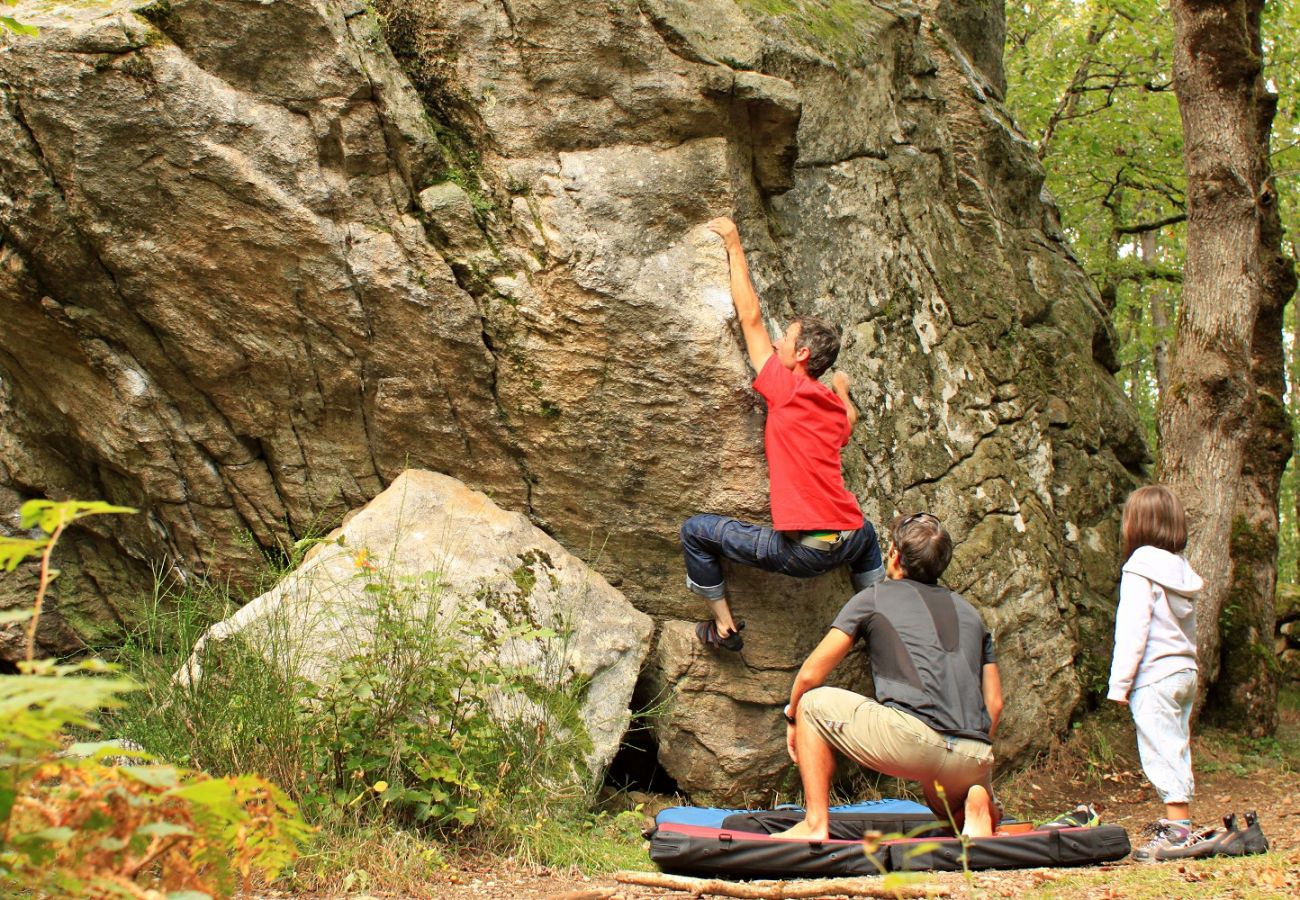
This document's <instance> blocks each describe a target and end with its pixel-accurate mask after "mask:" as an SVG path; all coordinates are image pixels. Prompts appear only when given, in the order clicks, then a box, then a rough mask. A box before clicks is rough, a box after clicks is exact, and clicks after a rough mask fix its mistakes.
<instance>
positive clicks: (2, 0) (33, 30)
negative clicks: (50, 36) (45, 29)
mask: <svg viewBox="0 0 1300 900" xmlns="http://www.w3.org/2000/svg"><path fill="white" fill-rule="evenodd" d="M0 5H4V6H17V5H18V0H0ZM0 31H12V32H13V33H14V34H22V35H26V36H27V37H36V36H37V35H38V34H40V33H41V30H40V29H39V28H37V27H36V26H34V25H24V24H23V23H22V22H19V21H18V20H17V19H15V18H14V17H13V16H0Z"/></svg>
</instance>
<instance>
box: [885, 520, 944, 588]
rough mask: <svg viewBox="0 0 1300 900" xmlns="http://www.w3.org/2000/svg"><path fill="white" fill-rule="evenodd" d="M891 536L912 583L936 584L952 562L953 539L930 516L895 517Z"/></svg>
mask: <svg viewBox="0 0 1300 900" xmlns="http://www.w3.org/2000/svg"><path fill="white" fill-rule="evenodd" d="M889 537H890V540H891V541H893V544H894V548H895V549H897V550H898V561H899V563H900V564H901V565H902V566H903V571H904V572H905V573H906V575H907V577H908V578H911V579H912V580H913V581H921V582H924V583H925V584H934V583H935V582H937V581H938V580H939V576H940V575H942V574H943V570H944V569H946V568H948V563H949V562H950V561H951V560H952V538H951V537H949V536H948V530H947V529H946V528H944V527H943V523H941V522H940V521H939V520H938V519H937V518H936V517H935V516H933V515H931V514H930V513H912V514H911V515H908V516H896V517H895V518H894V522H893V524H892V525H890V527H889Z"/></svg>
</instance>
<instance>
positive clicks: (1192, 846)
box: [1133, 819, 1215, 862]
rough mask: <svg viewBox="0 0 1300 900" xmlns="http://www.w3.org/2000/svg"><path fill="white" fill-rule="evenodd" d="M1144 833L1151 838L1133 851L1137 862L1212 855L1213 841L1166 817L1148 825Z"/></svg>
mask: <svg viewBox="0 0 1300 900" xmlns="http://www.w3.org/2000/svg"><path fill="white" fill-rule="evenodd" d="M1146 833H1148V834H1150V835H1151V840H1150V841H1148V842H1147V843H1146V844H1145V845H1144V846H1141V847H1138V848H1137V849H1136V850H1134V851H1133V859H1135V860H1136V861H1138V862H1161V861H1163V860H1166V859H1196V858H1198V857H1202V856H1213V855H1214V849H1215V845H1214V843H1213V842H1211V841H1207V840H1206V839H1205V837H1204V835H1203V834H1202V833H1200V832H1196V831H1192V829H1191V828H1188V827H1187V826H1186V825H1179V824H1177V823H1175V822H1170V821H1169V820H1168V819H1161V820H1160V821H1159V822H1157V823H1156V824H1155V825H1152V826H1149V827H1148V828H1147V829H1146Z"/></svg>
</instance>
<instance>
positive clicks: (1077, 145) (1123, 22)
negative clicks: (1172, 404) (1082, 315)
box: [1006, 0, 1186, 446]
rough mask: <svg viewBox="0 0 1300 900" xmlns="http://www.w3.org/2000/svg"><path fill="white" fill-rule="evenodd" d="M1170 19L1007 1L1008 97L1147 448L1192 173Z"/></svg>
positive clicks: (1147, 0)
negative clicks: (1091, 296)
mask: <svg viewBox="0 0 1300 900" xmlns="http://www.w3.org/2000/svg"><path fill="white" fill-rule="evenodd" d="M1172 45H1173V23H1172V20H1171V19H1170V17H1169V13H1168V10H1167V8H1166V6H1165V5H1164V4H1161V3H1156V2H1153V0H1120V2H1104V0H1088V2H1081V3H1076V2H1073V0H1048V2H1044V3H1037V2H1036V3H1011V4H1008V5H1007V50H1006V63H1007V65H1006V69H1007V81H1008V91H1007V103H1008V106H1010V107H1011V108H1012V111H1013V112H1014V114H1015V116H1016V118H1017V121H1018V122H1019V123H1020V125H1021V127H1022V129H1023V130H1024V131H1025V133H1026V135H1027V136H1028V137H1029V138H1030V139H1031V140H1033V141H1034V143H1035V145H1036V146H1037V148H1038V155H1039V158H1040V159H1041V160H1043V164H1044V166H1045V168H1046V170H1047V186H1048V188H1049V190H1050V191H1051V192H1052V194H1053V196H1054V197H1055V198H1056V201H1057V204H1058V205H1059V207H1060V210H1061V222H1062V225H1063V226H1064V228H1065V231H1066V234H1067V235H1068V236H1069V238H1070V241H1071V245H1072V246H1073V248H1074V250H1075V252H1076V253H1077V254H1078V256H1079V261H1080V262H1081V263H1082V264H1083V267H1084V269H1085V270H1086V271H1087V272H1088V274H1089V275H1090V276H1092V279H1093V281H1094V283H1095V285H1096V287H1097V290H1098V292H1099V293H1100V294H1101V297H1102V300H1103V302H1104V303H1105V304H1106V305H1107V307H1108V308H1109V309H1110V310H1111V312H1112V317H1113V320H1114V323H1115V327H1116V330H1117V332H1118V334H1119V338H1120V346H1119V357H1120V366H1121V369H1120V372H1119V377H1120V380H1121V382H1122V383H1123V384H1124V387H1125V389H1126V391H1127V393H1128V395H1129V397H1130V398H1131V399H1132V400H1133V402H1134V403H1135V404H1136V405H1137V407H1138V411H1139V413H1140V414H1141V416H1142V419H1143V422H1144V424H1145V425H1146V430H1147V438H1148V442H1149V444H1150V445H1151V446H1155V443H1156V434H1155V419H1156V406H1157V403H1158V400H1159V397H1158V391H1159V389H1160V385H1159V383H1158V378H1159V372H1158V371H1157V369H1156V347H1157V346H1158V345H1161V344H1162V343H1164V344H1166V345H1167V342H1168V341H1169V340H1170V339H1171V338H1172V337H1173V323H1174V322H1175V321H1176V320H1177V305H1178V296H1179V292H1180V287H1181V272H1182V266H1183V256H1184V252H1183V245H1184V231H1185V228H1184V226H1183V224H1182V219H1183V218H1184V217H1185V213H1186V196H1185V193H1186V177H1185V175H1184V173H1183V163H1182V126H1181V123H1180V121H1179V116H1178V104H1177V100H1176V98H1175V96H1174V92H1173V79H1172V53H1173V50H1172Z"/></svg>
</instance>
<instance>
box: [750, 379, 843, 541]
mask: <svg viewBox="0 0 1300 900" xmlns="http://www.w3.org/2000/svg"><path fill="white" fill-rule="evenodd" d="M754 390H756V391H758V392H759V393H760V394H762V396H763V399H764V400H766V401H767V427H766V429H765V430H764V432H763V443H764V445H765V447H766V449H767V470H768V475H769V477H770V479H771V488H770V490H771V497H772V527H773V528H775V529H776V530H777V531H846V530H848V529H850V528H861V527H862V510H861V508H860V507H859V506H858V501H857V498H856V497H854V496H853V495H852V494H850V493H849V492H848V490H846V489H845V487H844V474H843V473H842V472H841V471H840V448H841V447H843V446H844V445H845V444H847V443H848V442H849V435H850V434H851V433H852V429H851V428H850V427H849V417H848V412H847V411H846V410H845V409H844V402H843V401H842V400H840V398H839V397H837V396H836V395H835V392H834V391H832V390H831V389H830V388H828V387H827V386H826V385H824V384H822V383H821V382H820V381H818V380H817V379H815V378H809V377H807V376H805V375H796V374H795V373H794V372H792V371H790V370H789V369H787V368H786V367H785V366H783V365H781V360H780V359H778V358H777V356H776V354H775V353H773V354H772V355H771V356H770V357H768V360H767V362H766V363H765V364H764V365H763V371H761V372H759V373H758V377H757V378H755V379H754Z"/></svg>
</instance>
